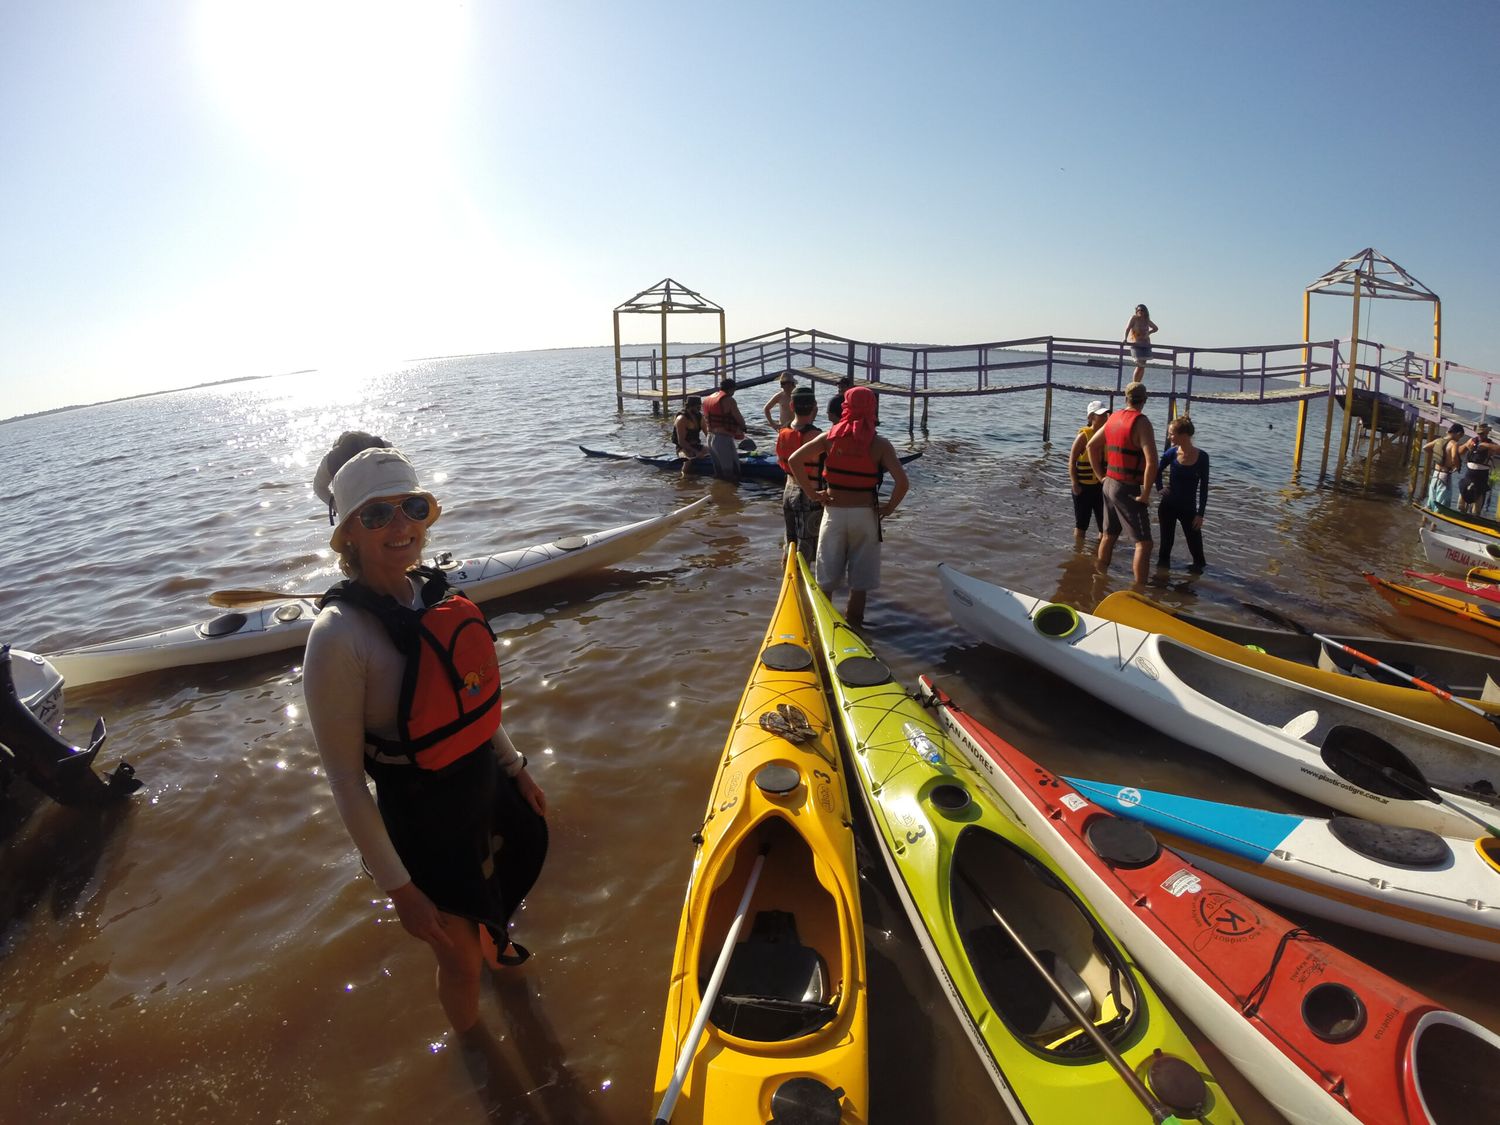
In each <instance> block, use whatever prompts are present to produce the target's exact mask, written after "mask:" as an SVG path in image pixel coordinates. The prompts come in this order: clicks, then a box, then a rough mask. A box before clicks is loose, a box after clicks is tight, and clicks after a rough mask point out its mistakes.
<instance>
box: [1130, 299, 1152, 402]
mask: <svg viewBox="0 0 1500 1125" xmlns="http://www.w3.org/2000/svg"><path fill="white" fill-rule="evenodd" d="M1156 331H1158V329H1157V327H1156V324H1155V323H1154V322H1153V321H1152V320H1151V313H1150V312H1149V311H1147V309H1146V306H1145V305H1136V307H1135V315H1134V316H1132V317H1131V318H1130V322H1129V323H1128V324H1126V325H1125V342H1126V343H1127V344H1129V345H1130V354H1131V355H1132V356H1133V357H1135V374H1134V375H1133V376H1131V377H1132V378H1133V379H1134V380H1135V381H1136V382H1137V383H1139V382H1141V381H1143V380H1144V379H1145V378H1146V361H1147V360H1148V359H1150V358H1151V333H1153V332H1156Z"/></svg>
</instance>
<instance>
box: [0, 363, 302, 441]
mask: <svg viewBox="0 0 1500 1125" xmlns="http://www.w3.org/2000/svg"><path fill="white" fill-rule="evenodd" d="M316 370H317V368H316V367H304V368H303V369H302V370H301V371H281V372H278V373H277V374H275V375H239V376H236V377H235V378H233V379H215V380H214V381H213V382H211V383H194V384H193V385H192V386H190V387H169V388H167V389H166V390H162V391H142V392H141V393H140V394H138V395H121V396H120V397H119V398H105V399H100V400H99V401H98V402H75V403H73V404H72V405H70V406H54V407H53V408H52V409H51V410H36V411H33V412H32V413H30V414H13V415H12V416H11V417H9V418H0V426H3V425H5V424H6V423H7V422H24V421H26V420H27V419H28V418H45V417H47V415H49V414H66V413H67V412H68V411H69V410H87V409H88V408H89V407H90V406H108V405H109V404H110V403H112V402H132V401H134V400H135V399H138V398H156V397H157V396H158V395H175V394H181V393H182V392H183V391H196V390H201V389H202V388H204V387H223V386H227V385H228V384H230V383H253V382H255V381H257V380H259V379H277V378H280V377H281V376H282V375H310V374H312V373H313V372H314V371H316Z"/></svg>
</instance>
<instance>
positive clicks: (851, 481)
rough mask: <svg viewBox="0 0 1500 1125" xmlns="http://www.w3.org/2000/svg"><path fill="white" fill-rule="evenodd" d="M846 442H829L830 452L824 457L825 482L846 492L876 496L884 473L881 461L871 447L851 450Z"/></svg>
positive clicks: (828, 485) (830, 486)
mask: <svg viewBox="0 0 1500 1125" xmlns="http://www.w3.org/2000/svg"><path fill="white" fill-rule="evenodd" d="M844 444H845V443H844V442H841V441H834V442H829V444H828V454H827V456H826V457H824V459H823V483H824V484H825V485H826V486H827V487H829V488H837V489H840V490H842V491H844V492H868V493H870V494H871V496H874V495H875V494H877V493H878V492H879V491H880V480H881V477H882V476H883V475H884V473H883V471H882V470H881V468H880V463H879V462H878V461H876V460H875V458H874V456H873V455H872V454H871V448H872V447H873V446H871V447H866V448H865V449H863V450H860V451H859V452H851V451H850V450H848V449H847V448H841V446H844Z"/></svg>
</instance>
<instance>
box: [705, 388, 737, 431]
mask: <svg viewBox="0 0 1500 1125" xmlns="http://www.w3.org/2000/svg"><path fill="white" fill-rule="evenodd" d="M728 397H729V396H728V395H727V394H725V392H723V391H715V392H714V393H713V394H711V395H709V396H708V397H707V398H706V399H704V400H703V420H704V421H705V422H706V423H708V432H709V433H711V434H732V433H734V430H735V422H734V415H733V414H732V413H730V411H729V410H727V409H726V408H725V403H724V400H725V399H726V398H728Z"/></svg>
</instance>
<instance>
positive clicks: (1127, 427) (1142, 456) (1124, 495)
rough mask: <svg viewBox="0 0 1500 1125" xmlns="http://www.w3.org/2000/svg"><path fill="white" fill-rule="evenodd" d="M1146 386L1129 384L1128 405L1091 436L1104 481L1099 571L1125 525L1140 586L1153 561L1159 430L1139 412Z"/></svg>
mask: <svg viewBox="0 0 1500 1125" xmlns="http://www.w3.org/2000/svg"><path fill="white" fill-rule="evenodd" d="M1145 405H1146V384H1145V383H1131V384H1130V385H1129V386H1127V387H1126V388H1125V409H1124V410H1117V411H1116V412H1115V413H1114V414H1112V415H1111V416H1110V419H1109V421H1108V422H1106V423H1104V425H1103V426H1102V427H1100V429H1099V431H1098V432H1097V433H1095V434H1094V436H1093V437H1091V438H1089V443H1088V446H1087V449H1088V455H1089V464H1090V465H1091V466H1092V467H1093V470H1094V475H1095V476H1096V477H1098V478H1099V479H1101V480H1103V481H1104V511H1105V516H1106V519H1105V524H1104V534H1102V535H1101V536H1099V569H1100V570H1108V569H1109V563H1110V559H1111V558H1113V557H1114V553H1115V540H1116V539H1118V538H1119V535H1120V528H1121V527H1122V526H1124V527H1128V528H1130V534H1131V535H1132V536H1133V537H1134V538H1135V557H1134V559H1133V560H1132V566H1131V570H1132V573H1133V574H1134V576H1135V581H1136V585H1138V586H1142V585H1145V582H1146V573H1147V570H1148V568H1149V567H1150V565H1151V508H1150V503H1151V487H1152V485H1153V484H1154V483H1155V481H1156V465H1157V459H1156V431H1155V430H1153V429H1152V428H1151V419H1149V418H1147V417H1146V415H1145V414H1143V413H1142V412H1141V408H1142V407H1143V406H1145Z"/></svg>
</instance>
